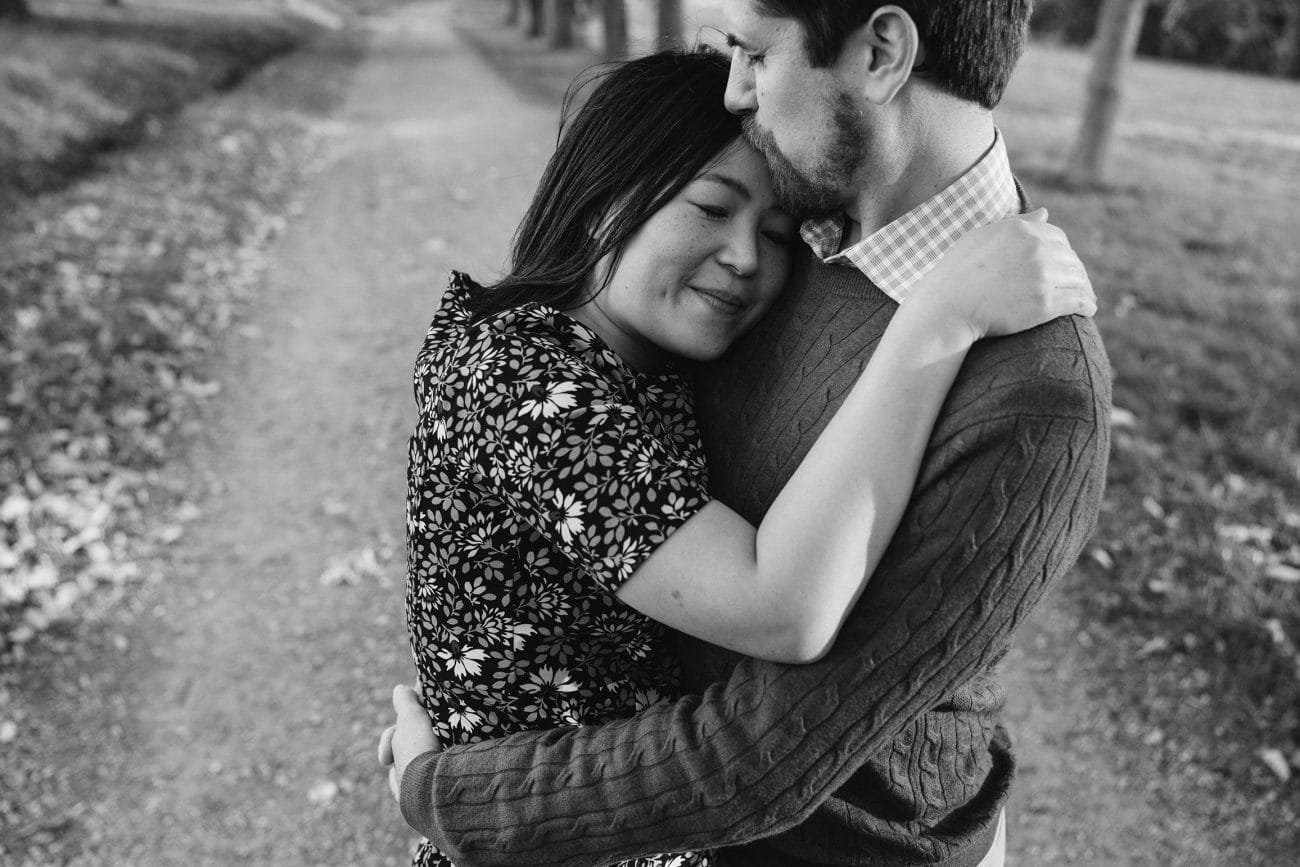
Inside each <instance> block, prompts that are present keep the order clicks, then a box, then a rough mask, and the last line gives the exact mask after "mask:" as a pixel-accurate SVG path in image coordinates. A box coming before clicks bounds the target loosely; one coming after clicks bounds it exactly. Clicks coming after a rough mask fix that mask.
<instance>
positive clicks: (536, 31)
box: [527, 0, 546, 38]
mask: <svg viewBox="0 0 1300 867" xmlns="http://www.w3.org/2000/svg"><path fill="white" fill-rule="evenodd" d="M545 30H546V3H545V0H528V31H527V32H528V36H529V38H532V37H536V36H541V35H542V33H543V32H545Z"/></svg>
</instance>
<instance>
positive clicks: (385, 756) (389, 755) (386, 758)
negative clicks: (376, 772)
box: [379, 726, 397, 767]
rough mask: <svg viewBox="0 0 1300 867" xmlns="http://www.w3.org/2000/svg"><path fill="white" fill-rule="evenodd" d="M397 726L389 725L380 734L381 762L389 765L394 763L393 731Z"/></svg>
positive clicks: (385, 765)
mask: <svg viewBox="0 0 1300 867" xmlns="http://www.w3.org/2000/svg"><path fill="white" fill-rule="evenodd" d="M395 731H397V726H389V727H388V728H386V729H384V732H383V734H381V735H380V736H379V764H381V765H383V766H384V767H388V766H389V765H391V764H392V763H393V732H395Z"/></svg>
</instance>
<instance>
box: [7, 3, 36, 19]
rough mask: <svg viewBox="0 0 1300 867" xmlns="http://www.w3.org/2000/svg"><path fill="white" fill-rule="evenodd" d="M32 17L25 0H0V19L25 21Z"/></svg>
mask: <svg viewBox="0 0 1300 867" xmlns="http://www.w3.org/2000/svg"><path fill="white" fill-rule="evenodd" d="M31 17H32V10H31V9H29V8H27V0H0V19H8V20H10V21H26V20H27V19H29V18H31Z"/></svg>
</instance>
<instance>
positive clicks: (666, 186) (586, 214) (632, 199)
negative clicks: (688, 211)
mask: <svg viewBox="0 0 1300 867" xmlns="http://www.w3.org/2000/svg"><path fill="white" fill-rule="evenodd" d="M727 70H728V62H727V60H726V58H725V57H723V56H722V55H721V54H719V53H717V52H716V51H706V50H699V51H663V52H659V53H657V54H652V55H649V56H647V57H640V58H637V59H635V60H628V61H625V62H622V63H618V64H615V65H613V66H610V67H606V68H602V69H601V70H600V71H599V72H597V73H596V74H595V75H594V77H592V78H590V79H587V80H584V81H583V82H582V83H581V84H575V85H574V86H573V87H571V88H570V89H569V93H568V94H567V95H566V97H565V103H564V104H565V112H564V114H565V116H567V117H568V122H567V123H566V124H564V125H563V126H562V129H561V133H560V136H559V140H558V143H557V145H556V148H555V153H554V154H553V155H552V156H551V161H550V162H549V163H548V164H547V166H546V172H545V173H544V174H543V175H542V180H541V183H540V184H538V187H537V192H536V193H535V194H534V195H533V201H532V204H531V205H530V206H529V208H528V212H527V213H526V214H525V215H524V219H523V222H521V223H520V224H519V228H518V229H517V230H516V231H515V237H514V249H513V253H512V256H511V264H510V269H509V271H508V272H507V273H506V275H505V276H504V277H503V278H502V279H501V280H500V281H498V282H497V283H495V284H493V285H490V286H487V287H484V288H483V289H481V290H479V291H473V293H472V295H471V297H470V299H469V305H470V307H471V309H472V310H473V311H474V312H475V314H476V315H477V316H484V315H488V314H491V313H495V312H497V311H500V310H505V309H508V308H511V307H516V306H518V305H520V304H525V303H527V302H530V301H540V302H542V303H543V304H548V305H550V306H553V307H557V308H559V309H569V308H572V307H576V306H578V305H579V304H581V303H582V302H583V301H585V300H586V299H587V297H588V290H589V289H591V290H593V291H596V292H598V291H600V290H601V289H603V288H604V285H605V283H607V282H608V280H609V277H610V275H611V274H612V272H613V267H612V266H611V267H610V268H609V269H608V270H607V271H606V273H605V275H604V282H602V284H601V285H599V286H595V287H589V286H588V283H589V281H590V279H591V277H592V274H593V273H594V271H595V269H596V265H597V263H599V262H600V260H601V259H602V258H603V257H604V256H606V255H608V254H611V253H612V254H613V259H612V261H613V263H614V264H615V265H616V264H617V262H618V257H619V255H620V254H621V251H622V248H623V244H624V243H625V242H626V241H627V239H628V238H629V237H630V236H631V235H632V233H633V232H635V231H636V230H637V229H638V228H639V227H640V226H641V224H642V223H644V222H645V221H646V220H647V219H648V218H649V217H650V216H651V215H652V214H654V213H655V212H656V211H658V210H659V209H660V208H661V207H663V206H664V204H665V203H667V202H668V200H669V199H671V198H672V197H673V196H675V195H677V193H678V192H679V191H680V190H681V189H682V188H683V187H684V186H686V185H687V184H688V183H690V182H691V180H692V179H693V178H695V177H696V176H697V175H698V174H699V173H700V172H701V171H703V170H704V169H705V167H706V166H707V165H708V164H709V163H710V162H711V161H712V160H714V159H715V158H717V156H718V155H719V154H720V153H721V152H722V151H723V149H724V148H726V147H727V146H728V145H730V144H731V143H732V142H734V141H736V140H737V139H738V138H739V137H740V134H741V127H740V118H738V117H736V116H735V115H733V114H731V113H729V112H728V111H727V110H726V109H725V108H724V107H723V104H722V97H723V93H724V92H725V91H726V87H727ZM592 82H594V83H595V85H594V88H593V89H592V91H591V95H590V97H589V98H588V99H587V102H586V103H585V104H584V105H583V106H582V107H581V108H580V109H579V110H578V111H577V112H576V113H571V112H570V111H569V106H570V105H571V104H572V102H573V100H574V99H575V97H576V95H577V93H578V91H579V90H580V89H582V88H583V87H586V86H588V85H589V84H591V83H592Z"/></svg>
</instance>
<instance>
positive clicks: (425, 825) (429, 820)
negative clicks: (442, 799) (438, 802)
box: [398, 750, 446, 849]
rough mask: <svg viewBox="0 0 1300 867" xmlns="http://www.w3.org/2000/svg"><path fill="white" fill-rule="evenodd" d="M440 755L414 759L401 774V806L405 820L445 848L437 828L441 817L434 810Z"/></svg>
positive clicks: (423, 755) (421, 756) (428, 754)
mask: <svg viewBox="0 0 1300 867" xmlns="http://www.w3.org/2000/svg"><path fill="white" fill-rule="evenodd" d="M437 770H438V752H437V751H436V750H430V751H429V752H427V753H421V754H420V755H418V756H416V757H415V758H413V759H411V763H410V764H408V765H407V766H406V770H405V771H403V772H402V790H401V797H400V798H399V799H398V805H399V806H400V807H401V810H402V818H403V819H405V820H406V824H408V825H410V826H411V827H412V828H414V829H415V830H416V831H417V832H419V833H420V834H421V835H423V836H424V837H427V838H428V839H429V840H431V841H433V845H435V846H437V847H439V848H440V849H441V848H442V846H443V845H445V843H446V841H445V840H443V839H442V834H441V830H442V829H441V828H439V827H438V815H437V813H436V812H435V810H434V806H433V786H434V781H435V779H436V778H437Z"/></svg>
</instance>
